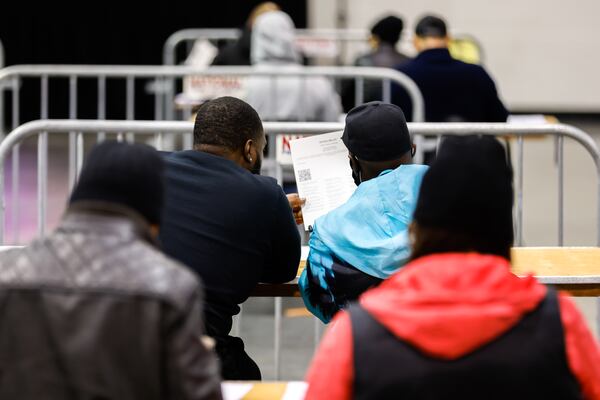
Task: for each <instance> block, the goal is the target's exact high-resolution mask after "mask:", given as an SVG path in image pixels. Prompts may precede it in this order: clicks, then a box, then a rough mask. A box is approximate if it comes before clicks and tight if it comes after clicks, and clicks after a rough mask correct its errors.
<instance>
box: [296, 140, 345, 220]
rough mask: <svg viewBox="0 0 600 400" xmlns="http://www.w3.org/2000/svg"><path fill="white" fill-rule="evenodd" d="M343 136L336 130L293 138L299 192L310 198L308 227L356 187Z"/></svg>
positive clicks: (306, 209) (306, 211) (306, 215)
mask: <svg viewBox="0 0 600 400" xmlns="http://www.w3.org/2000/svg"><path fill="white" fill-rule="evenodd" d="M341 136H342V133H341V132H332V133H325V134H322V135H314V136H310V137H306V138H301V139H296V140H292V141H291V142H290V149H291V152H292V161H293V163H294V175H295V177H296V185H297V186H298V195H300V197H301V198H304V199H306V204H305V205H304V207H303V208H302V215H303V217H304V228H305V229H306V230H309V229H310V227H311V226H312V225H313V224H314V222H315V219H317V218H318V217H320V216H321V215H324V214H326V213H328V212H329V211H331V210H333V209H334V208H337V207H339V206H340V205H342V204H344V203H345V202H346V200H348V198H349V197H350V196H351V195H352V193H354V190H355V189H356V185H355V184H354V181H353V180H352V171H351V169H350V165H349V160H348V149H347V148H346V146H345V145H344V143H343V142H342V139H341Z"/></svg>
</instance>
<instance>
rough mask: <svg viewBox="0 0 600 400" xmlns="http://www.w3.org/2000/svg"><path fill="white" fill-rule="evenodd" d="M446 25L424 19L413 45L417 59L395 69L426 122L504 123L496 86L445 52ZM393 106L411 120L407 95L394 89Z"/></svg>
mask: <svg viewBox="0 0 600 400" xmlns="http://www.w3.org/2000/svg"><path fill="white" fill-rule="evenodd" d="M449 40H450V39H449V37H448V32H447V28H446V23H445V22H444V21H443V20H442V19H441V18H438V17H435V16H426V17H423V18H422V19H421V20H420V21H419V23H418V24H417V27H416V29H415V39H414V45H415V47H416V49H417V51H419V55H418V56H417V57H416V58H414V59H413V60H411V61H409V62H406V63H403V64H400V65H398V66H397V67H396V69H397V70H398V71H400V72H403V73H404V74H406V75H408V76H409V77H410V78H411V79H412V80H413V81H414V82H415V83H416V84H417V86H418V87H419V89H420V90H421V93H422V94H423V98H424V100H425V121H427V122H450V121H453V122H458V121H464V122H505V121H506V119H507V117H508V111H507V110H506V108H505V107H504V104H503V103H502V101H501V100H500V98H499V96H498V92H497V90H496V85H495V84H494V81H493V80H492V78H491V77H490V76H489V75H488V73H487V72H486V71H485V69H483V68H482V67H481V66H478V65H475V64H467V63H464V62H462V61H458V60H456V59H454V58H452V56H451V55H450V52H449V51H448V43H449ZM392 102H393V103H394V104H396V105H398V106H400V108H402V110H403V111H404V114H405V115H406V116H407V118H408V119H409V120H410V119H411V118H412V103H411V100H410V97H409V96H408V94H407V92H406V91H405V90H404V89H402V88H401V87H399V86H396V85H394V86H393V89H392Z"/></svg>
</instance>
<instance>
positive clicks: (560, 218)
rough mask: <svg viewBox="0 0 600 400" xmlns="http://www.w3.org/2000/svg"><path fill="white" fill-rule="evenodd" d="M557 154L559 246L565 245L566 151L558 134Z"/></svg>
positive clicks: (562, 139) (561, 137)
mask: <svg viewBox="0 0 600 400" xmlns="http://www.w3.org/2000/svg"><path fill="white" fill-rule="evenodd" d="M557 138H558V141H557V143H556V146H557V149H556V150H557V156H558V246H559V247H562V246H564V164H563V162H564V159H563V157H564V153H563V142H564V138H563V136H562V135H559V136H557Z"/></svg>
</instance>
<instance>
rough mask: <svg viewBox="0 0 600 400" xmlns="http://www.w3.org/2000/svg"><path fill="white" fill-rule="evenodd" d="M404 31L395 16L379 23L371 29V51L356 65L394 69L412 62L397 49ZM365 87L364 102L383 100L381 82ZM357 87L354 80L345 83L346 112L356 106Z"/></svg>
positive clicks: (366, 84) (357, 60) (369, 82)
mask: <svg viewBox="0 0 600 400" xmlns="http://www.w3.org/2000/svg"><path fill="white" fill-rule="evenodd" d="M403 29H404V22H403V21H402V19H401V18H399V17H397V16H395V15H388V16H386V17H384V18H382V19H380V20H379V21H377V22H376V23H375V25H373V27H372V28H371V36H370V37H369V45H370V47H371V51H370V52H368V53H367V54H363V55H361V56H359V57H358V58H356V60H355V61H354V65H355V66H357V67H380V68H394V67H396V66H397V65H400V64H402V63H404V62H406V61H408V60H410V57H408V56H407V55H405V54H403V53H400V52H399V51H398V50H397V48H396V47H397V45H398V42H399V41H400V37H401V36H402V30H403ZM363 85H364V86H363V87H364V92H363V101H364V102H369V101H373V100H382V96H383V95H382V90H381V82H379V81H372V80H371V81H369V80H368V81H366V82H365V83H364V84H363ZM355 86H356V82H355V81H354V80H353V79H352V80H346V81H344V85H343V88H342V101H343V106H344V110H350V109H352V108H353V107H354V106H355V98H354V91H355ZM356 105H358V104H356Z"/></svg>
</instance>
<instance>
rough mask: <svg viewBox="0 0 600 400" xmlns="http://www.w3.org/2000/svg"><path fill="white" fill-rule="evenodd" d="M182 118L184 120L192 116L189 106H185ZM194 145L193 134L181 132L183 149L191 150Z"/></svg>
mask: <svg viewBox="0 0 600 400" xmlns="http://www.w3.org/2000/svg"><path fill="white" fill-rule="evenodd" d="M183 118H184V119H185V120H186V121H189V120H190V119H191V118H192V109H191V107H185V108H184V111H183ZM193 146H194V135H193V134H192V133H191V132H186V133H184V134H183V149H184V150H191V149H192V147H193Z"/></svg>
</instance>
